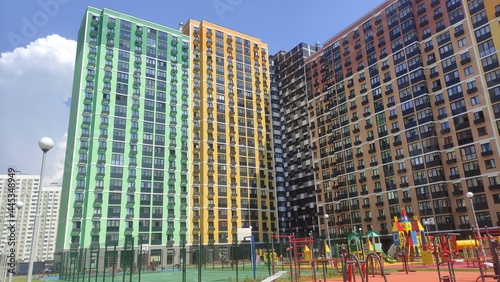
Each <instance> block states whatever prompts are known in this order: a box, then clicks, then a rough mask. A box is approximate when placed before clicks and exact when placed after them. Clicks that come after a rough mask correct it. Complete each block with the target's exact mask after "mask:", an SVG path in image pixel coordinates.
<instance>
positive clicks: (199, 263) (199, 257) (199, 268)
mask: <svg viewBox="0 0 500 282" xmlns="http://www.w3.org/2000/svg"><path fill="white" fill-rule="evenodd" d="M202 238H203V236H200V247H199V251H198V282H201V252H202V249H201V248H202V242H201V241H202Z"/></svg>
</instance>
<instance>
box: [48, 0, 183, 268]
mask: <svg viewBox="0 0 500 282" xmlns="http://www.w3.org/2000/svg"><path fill="white" fill-rule="evenodd" d="M189 45H190V43H189V38H188V37H187V36H185V35H183V34H182V32H180V31H179V30H176V29H171V28H167V27H164V26H161V25H158V24H155V23H151V22H148V21H145V20H142V19H138V18H134V17H131V16H128V15H125V14H121V13H118V12H115V11H111V10H107V9H104V10H101V9H95V8H91V7H89V8H88V9H87V11H86V13H85V16H84V18H83V22H82V24H81V27H80V31H79V38H78V45H77V56H76V66H75V76H74V85H73V98H72V105H71V115H70V122H69V130H68V143H67V152H66V165H65V173H64V179H63V181H64V182H63V197H62V203H61V214H60V218H59V232H58V236H57V252H58V253H59V254H62V253H65V252H68V251H75V250H79V249H88V248H103V247H105V246H113V245H117V246H118V247H119V248H123V246H126V245H128V246H132V245H135V246H137V244H143V245H147V246H155V247H156V248H154V247H150V248H148V255H150V256H151V259H152V260H155V259H156V261H157V262H160V259H161V258H162V256H161V248H164V247H165V246H168V245H170V246H173V245H174V244H177V245H179V244H180V242H181V241H186V240H187V238H188V224H189V221H188V218H189V216H190V209H189V208H188V203H189V191H190V188H189V177H190V176H189V173H188V164H189V159H190V157H189V155H188V151H189V150H188V147H189V142H190V132H189V128H190V126H189V122H188V120H189V119H190V117H191V114H190V112H189V107H190V105H189V103H190V101H189V96H190V94H189V93H190V92H189V91H190V90H189V88H190V68H189V65H190V63H189V56H190V55H189V49H190V47H189Z"/></svg>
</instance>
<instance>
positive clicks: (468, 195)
mask: <svg viewBox="0 0 500 282" xmlns="http://www.w3.org/2000/svg"><path fill="white" fill-rule="evenodd" d="M466 195H467V198H469V200H470V206H471V208H472V215H473V217H474V224H475V227H474V228H476V232H474V235H475V237H476V242H477V241H479V245H480V247H481V254H482V255H483V260H484V263H486V253H485V252H484V247H483V243H482V242H481V234H480V233H479V225H478V224H477V217H476V211H475V209H474V202H473V201H472V199H473V198H474V193H472V192H467V194H466Z"/></svg>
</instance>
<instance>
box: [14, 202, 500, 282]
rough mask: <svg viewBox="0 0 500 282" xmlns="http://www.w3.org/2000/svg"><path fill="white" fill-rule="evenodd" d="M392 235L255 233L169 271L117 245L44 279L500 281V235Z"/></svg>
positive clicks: (413, 226)
mask: <svg viewBox="0 0 500 282" xmlns="http://www.w3.org/2000/svg"><path fill="white" fill-rule="evenodd" d="M391 231H392V236H391V238H392V245H391V246H390V247H389V248H387V246H386V248H387V249H386V250H384V249H383V247H382V243H381V242H380V241H381V236H380V235H379V234H378V233H377V232H376V231H373V230H370V231H368V232H366V233H365V234H362V233H361V232H358V231H356V230H353V231H352V232H351V233H349V234H346V237H345V241H344V242H342V244H334V245H330V244H329V243H331V241H329V240H325V239H324V238H319V237H314V236H313V235H312V234H310V235H309V236H305V237H295V235H294V234H290V235H276V234H271V240H270V241H269V242H265V243H261V244H256V243H255V242H253V238H251V242H244V241H245V240H244V238H247V237H251V236H250V235H248V234H250V233H249V232H248V233H246V234H247V235H248V236H242V238H241V239H242V240H240V241H241V242H242V243H235V244H233V245H226V246H224V247H221V246H219V248H217V246H202V245H201V244H200V245H199V246H197V247H198V248H192V247H191V248H192V249H188V248H187V247H186V246H185V245H183V246H182V247H181V249H180V250H179V252H178V254H179V257H177V260H169V259H168V256H167V260H166V261H167V262H168V261H173V262H174V264H172V265H167V266H165V265H164V264H163V263H161V261H163V259H162V257H161V255H159V256H154V257H152V256H149V255H148V256H147V255H145V253H147V254H149V253H152V252H149V251H148V250H147V249H146V248H144V246H142V245H139V248H135V247H134V246H132V247H130V248H129V249H127V248H126V246H125V250H126V252H118V251H117V246H112V247H106V248H105V250H104V253H103V254H99V253H94V252H92V251H90V252H88V254H87V253H84V252H83V253H80V254H75V255H74V256H71V254H70V255H69V256H67V257H66V260H63V264H61V269H62V270H63V271H62V272H60V273H59V274H58V276H54V277H44V276H43V275H41V276H40V277H39V278H40V279H41V280H46V281H103V282H105V281H112V282H114V281H123V282H124V281H129V282H132V281H143V282H148V281H183V282H184V281H199V282H201V281H206V282H209V281H265V282H270V281H278V282H284V281H290V282H292V281H294V282H299V281H323V282H325V281H343V282H348V281H349V282H351V281H361V282H364V281H400V280H402V279H404V280H406V281H407V282H411V281H417V279H418V280H420V281H422V279H429V281H452V282H453V281H454V282H457V281H481V282H486V281H497V282H498V281H500V262H499V256H498V253H499V251H500V249H499V241H500V229H494V230H491V229H490V230H488V229H486V228H485V229H483V230H472V234H471V235H469V236H463V235H462V234H459V233H438V232H434V233H432V234H431V233H427V232H425V230H424V228H423V227H422V224H421V223H420V221H419V220H418V218H417V217H413V218H412V219H408V218H407V216H406V214H405V212H404V211H402V212H401V217H400V218H398V217H395V218H394V221H393V226H392V229H391ZM243 237H244V238H243ZM120 255H121V257H119V256H120ZM167 255H168V254H167ZM101 257H102V258H103V259H102V260H101V259H100V258H101ZM90 262H95V264H94V265H95V266H94V265H92V264H91V263H90ZM151 262H152V263H151ZM177 262H180V263H177ZM176 263H177V264H176ZM271 276H272V278H270V277H271ZM57 279H60V280H57ZM275 279H277V280H275ZM14 281H16V280H14Z"/></svg>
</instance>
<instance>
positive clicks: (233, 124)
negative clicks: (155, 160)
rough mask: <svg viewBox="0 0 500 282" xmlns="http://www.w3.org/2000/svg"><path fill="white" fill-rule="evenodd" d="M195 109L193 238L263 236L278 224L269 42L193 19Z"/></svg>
mask: <svg viewBox="0 0 500 282" xmlns="http://www.w3.org/2000/svg"><path fill="white" fill-rule="evenodd" d="M183 32H184V34H185V35H186V36H189V38H190V39H191V44H190V48H191V62H190V65H191V73H192V79H193V80H192V92H191V93H192V96H191V102H192V104H191V105H192V107H191V112H192V115H193V118H192V122H191V126H192V137H193V138H192V142H191V148H190V149H191V154H190V155H191V158H192V160H193V162H192V167H191V175H192V178H191V186H192V191H191V194H190V195H191V202H190V206H191V207H192V216H191V217H190V220H191V227H192V232H191V233H190V235H191V237H190V242H192V243H193V244H198V243H200V241H201V243H202V244H203V243H204V244H219V243H221V244H225V243H234V242H237V240H238V239H237V231H238V228H249V227H252V234H253V236H254V237H255V241H256V242H262V241H266V240H267V239H268V238H269V236H270V234H271V232H272V231H274V230H276V224H275V222H276V189H275V188H274V187H275V184H274V183H275V180H274V156H273V153H272V151H273V143H272V132H271V120H270V109H271V107H270V91H269V70H268V65H269V64H268V61H267V60H268V55H267V54H268V51H267V44H265V43H263V42H262V41H261V40H260V39H258V38H255V37H253V36H249V35H246V34H243V33H241V32H238V31H235V30H231V29H227V28H224V27H222V26H219V25H215V24H212V23H209V22H206V21H201V22H199V21H195V20H189V21H188V22H187V23H186V25H184V27H183Z"/></svg>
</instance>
